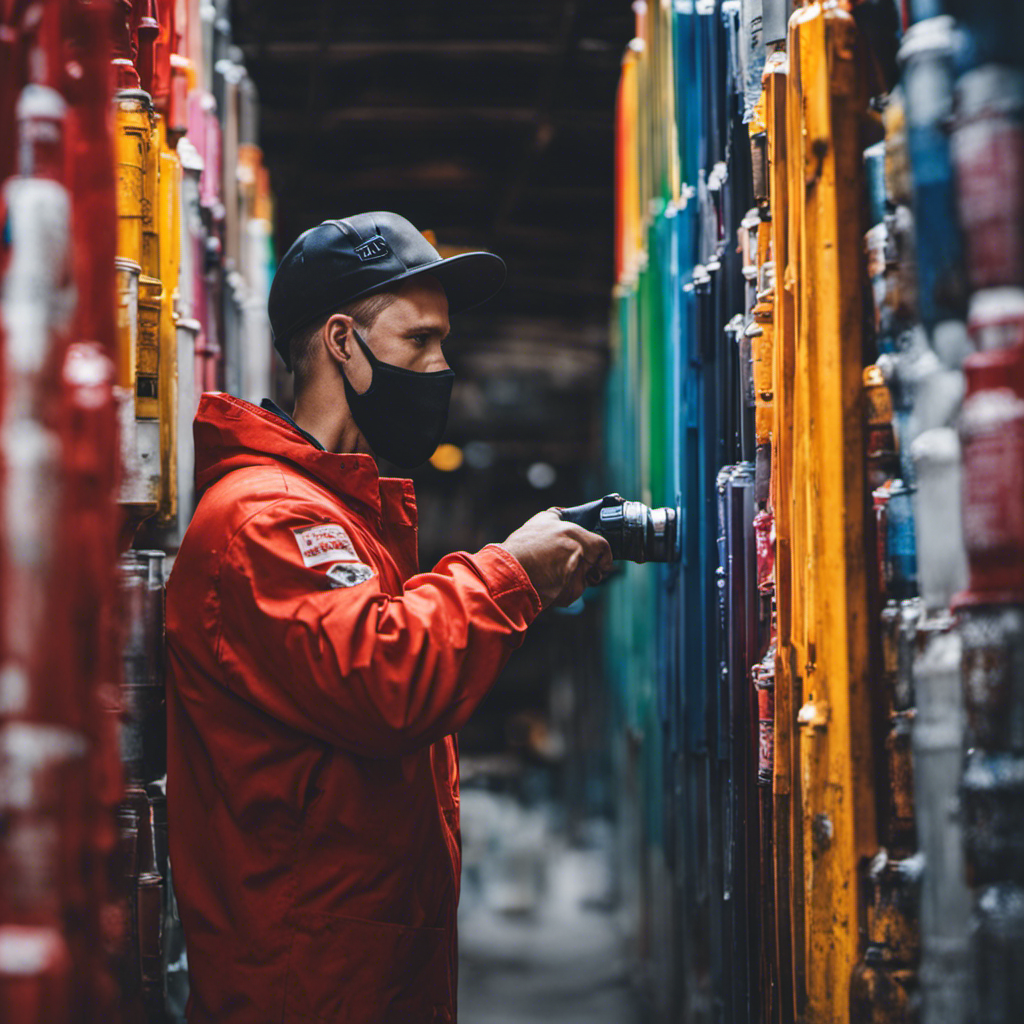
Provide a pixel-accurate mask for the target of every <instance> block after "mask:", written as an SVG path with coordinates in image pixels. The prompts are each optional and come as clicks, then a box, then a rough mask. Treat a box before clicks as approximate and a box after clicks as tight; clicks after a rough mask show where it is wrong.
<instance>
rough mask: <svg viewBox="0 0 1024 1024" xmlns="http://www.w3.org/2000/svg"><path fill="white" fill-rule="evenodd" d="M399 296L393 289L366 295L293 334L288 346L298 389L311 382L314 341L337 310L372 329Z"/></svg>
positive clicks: (296, 388)
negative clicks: (378, 318)
mask: <svg viewBox="0 0 1024 1024" xmlns="http://www.w3.org/2000/svg"><path fill="white" fill-rule="evenodd" d="M397 298H398V295H397V294H396V293H395V292H393V291H380V292H374V293H373V294H372V295H364V296H363V297H362V298H361V299H355V300H354V301H353V302H349V303H347V304H346V305H344V306H340V307H339V308H338V309H335V310H333V311H332V312H330V313H327V314H326V315H325V316H322V317H318V318H317V319H316V320H314V321H313V322H312V323H311V324H309V325H308V326H306V327H303V328H300V329H299V330H298V331H297V332H296V333H295V335H294V336H293V337H292V340H291V342H290V344H289V350H288V351H289V355H290V356H291V360H292V371H293V372H294V374H295V390H296V391H301V390H302V388H304V387H305V386H306V385H307V384H308V383H309V378H310V374H311V373H312V371H313V341H314V339H315V338H316V337H317V335H318V334H319V333H320V332H321V331H322V330H323V329H324V325H325V324H326V323H327V321H328V320H330V319H331V317H332V316H334V315H335V313H345V314H347V315H348V316H350V317H352V319H353V320H355V321H356V323H358V324H361V325H362V326H363V327H365V328H366V329H367V330H369V329H370V328H371V327H372V326H373V325H374V322H375V321H376V319H377V317H379V316H380V315H381V313H383V312H384V310H385V309H387V308H388V306H390V305H391V303H392V302H394V301H395V299H397Z"/></svg>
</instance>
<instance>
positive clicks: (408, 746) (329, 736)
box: [217, 504, 541, 757]
mask: <svg viewBox="0 0 1024 1024" xmlns="http://www.w3.org/2000/svg"><path fill="white" fill-rule="evenodd" d="M323 522H324V521H323V518H322V517H319V516H316V515H315V514H310V515H305V514H303V512H302V511H301V510H300V511H298V512H296V511H295V510H294V508H293V507H289V508H288V509H287V510H282V506H281V505H280V504H273V505H269V506H266V507H265V508H264V509H263V510H261V511H260V512H259V513H257V514H256V515H255V516H253V517H252V518H251V519H249V520H248V521H247V522H246V524H245V525H244V526H243V527H242V529H241V530H240V531H239V532H238V533H237V534H236V536H235V537H234V539H233V540H232V542H231V544H230V545H229V547H228V549H227V551H226V553H225V556H224V560H223V562H222V565H221V569H220V573H219V574H218V575H219V578H218V587H217V591H218V598H219V613H220V614H219V618H220V635H219V637H218V642H217V654H218V658H219V660H220V663H221V666H222V668H223V670H224V673H225V681H226V683H227V685H228V686H229V687H230V688H231V689H232V690H234V691H235V692H236V693H238V695H239V696H241V697H243V698H244V699H246V700H248V701H250V702H252V703H253V704H255V705H256V706H257V707H259V708H260V709H261V710H263V711H264V712H266V713H267V714H269V715H272V716H273V717H274V718H276V719H278V720H279V721H281V722H284V723H285V724H286V725H288V726H291V727H292V728H294V729H297V730H300V731H303V732H306V733H309V734H311V735H313V736H316V737H318V738H320V739H322V740H325V741H326V742H329V743H331V744H332V745H334V746H338V747H342V748H345V749H347V750H349V751H351V752H352V753H354V754H358V755H362V756H367V757H396V756H400V755H403V754H407V753H411V752H412V751H414V750H416V749H418V748H420V747H423V746H426V745H428V744H430V743H433V742H435V741H436V740H438V739H440V738H441V737H442V736H445V735H447V734H449V733H452V732H455V731H456V730H457V729H459V728H461V726H462V725H463V724H464V723H465V722H466V720H467V719H468V718H469V716H470V715H471V714H472V713H473V711H474V710H475V708H476V707H477V705H478V704H479V703H480V701H481V700H482V699H483V697H484V695H485V694H486V693H487V691H488V690H489V689H490V687H491V686H492V684H493V683H494V681H495V679H496V678H497V676H498V673H499V672H500V671H501V669H502V667H503V666H504V665H505V662H506V661H507V660H508V656H509V654H510V653H511V651H512V649H513V648H515V647H517V646H519V644H520V643H521V642H522V639H523V635H524V633H525V631H526V627H527V626H528V625H529V624H530V622H531V621H532V620H533V619H534V618H535V617H536V615H537V614H538V612H539V611H540V607H541V605H540V600H539V598H538V596H537V593H536V591H535V590H534V588H533V586H532V585H531V583H530V581H529V577H527V575H526V573H525V571H524V570H523V568H522V566H520V564H519V563H518V562H517V561H516V559H515V558H513V557H512V555H510V554H509V553H508V552H507V551H505V550H504V549H503V548H500V547H498V546H497V545H488V546H487V547H485V548H483V549H482V550H481V551H479V552H478V553H477V554H475V555H470V554H466V553H464V552H460V553H457V554H453V555H449V556H448V557H446V558H444V559H442V560H441V562H439V563H438V565H437V566H436V567H435V568H434V570H433V572H429V573H421V574H419V575H416V576H412V577H410V578H409V579H408V580H407V581H406V583H405V586H404V589H403V591H402V593H401V594H399V595H398V596H391V595H389V594H387V593H385V592H384V591H383V590H382V588H381V580H380V570H381V564H380V557H381V556H380V555H378V556H377V559H376V560H375V558H374V552H372V551H370V550H367V549H366V548H365V547H362V549H360V548H361V545H360V544H359V543H358V541H357V540H354V538H355V537H356V531H354V530H348V531H346V535H342V536H344V537H345V540H349V539H350V538H353V540H352V544H353V550H354V555H352V554H348V555H346V556H345V557H347V558H349V559H351V558H353V557H354V558H358V559H360V560H361V562H362V563H363V564H362V567H360V565H359V563H358V562H357V563H352V562H351V561H350V562H348V563H343V564H342V565H341V566H340V567H339V568H340V569H341V570H342V571H341V574H340V576H337V577H336V578H335V579H334V582H332V576H334V575H335V574H336V573H337V569H336V568H335V567H334V566H332V565H331V564H328V563H329V559H330V557H331V556H330V554H329V553H328V554H325V553H323V552H319V553H317V552H315V551H314V554H313V555H312V556H310V555H309V554H308V551H307V553H306V554H305V555H304V553H303V551H302V550H301V546H300V544H299V543H298V541H297V539H296V531H298V532H299V533H300V534H302V533H303V532H304V531H305V530H306V529H307V528H309V527H311V526H320V527H321V528H322V526H323ZM338 525H339V526H341V527H342V528H344V523H339V524H338ZM309 563H313V564H309ZM353 565H354V566H355V569H356V572H355V573H353V572H352V571H351V568H352V566H353ZM371 570H372V575H371V574H370V571H371ZM362 577H367V578H362ZM353 580H361V581H360V582H353Z"/></svg>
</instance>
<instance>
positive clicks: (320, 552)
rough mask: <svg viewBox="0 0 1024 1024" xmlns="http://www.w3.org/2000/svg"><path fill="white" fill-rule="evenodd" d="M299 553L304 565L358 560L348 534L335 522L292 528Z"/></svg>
mask: <svg viewBox="0 0 1024 1024" xmlns="http://www.w3.org/2000/svg"><path fill="white" fill-rule="evenodd" d="M292 533H293V534H294V535H295V543H296V544H298V545H299V554H300V555H302V561H303V562H304V563H305V565H306V567H307V568H308V567H309V566H312V565H323V564H324V563H325V562H358V561H359V556H358V555H357V554H356V549H355V548H354V547H353V546H352V541H351V539H350V538H349V535H348V534H347V533H346V532H345V531H344V530H343V529H342V528H341V527H340V526H338V524H337V523H321V524H320V525H319V526H303V527H301V528H300V529H297V530H294V529H293V530H292Z"/></svg>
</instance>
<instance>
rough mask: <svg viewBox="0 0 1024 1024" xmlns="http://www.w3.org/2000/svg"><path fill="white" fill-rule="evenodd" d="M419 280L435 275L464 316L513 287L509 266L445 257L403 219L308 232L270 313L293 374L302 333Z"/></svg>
mask: <svg viewBox="0 0 1024 1024" xmlns="http://www.w3.org/2000/svg"><path fill="white" fill-rule="evenodd" d="M417 274H432V275H433V276H434V277H436V278H437V279H438V281H440V282H441V284H442V286H443V287H444V290H445V293H446V294H447V296H448V310H449V312H450V313H459V312H462V310H465V309H470V308H472V307H473V306H476V305H479V304H480V303H481V302H484V301H485V300H486V299H489V298H490V297H491V296H492V295H494V294H495V292H497V291H498V289H499V288H501V286H502V285H503V284H504V283H505V261H504V260H503V259H501V257H500V256H495V255H494V253H490V252H466V253H459V255H457V256H449V257H448V258H447V259H441V254H440V253H439V252H438V251H437V250H436V249H435V248H434V247H433V246H432V245H431V244H430V243H429V242H428V241H427V240H426V238H424V237H423V235H422V234H421V233H420V232H419V231H417V230H416V228H415V227H414V226H413V225H412V224H410V223H409V221H407V220H406V219H405V218H404V217H401V216H399V215H398V214H397V213H388V212H387V211H378V212H376V213H357V214H356V215H355V216H354V217H344V218H342V219H340V220H325V221H324V222H323V223H322V224H318V225H317V226H316V227H314V228H310V229H309V230H308V231H304V232H303V233H302V234H301V235H299V237H298V238H297V239H295V241H294V242H293V243H292V246H291V248H290V249H289V250H288V251H287V252H286V253H285V254H284V257H283V258H282V260H281V262H280V263H279V264H278V267H277V273H276V274H275V275H274V280H273V282H272V284H271V286H270V298H269V300H268V302H267V308H268V311H269V313H270V326H271V329H272V330H273V332H274V347H275V348H276V349H277V351H278V352H279V353H280V354H281V358H282V359H283V360H284V361H285V365H286V366H287V367H288V369H289V370H290V369H291V358H290V353H289V345H290V342H291V339H292V335H294V334H295V332H296V331H298V330H299V329H300V328H302V327H305V326H306V325H307V324H311V323H312V322H313V321H314V320H316V319H318V318H319V317H322V316H327V314H329V313H332V312H333V311H334V310H336V309H340V308H341V307H342V306H344V305H345V304H346V303H349V302H351V301H352V300H353V299H358V298H360V297H361V296H363V295H368V294H369V293H370V292H374V291H377V290H378V289H380V288H383V287H385V286H386V285H389V284H393V283H394V282H396V281H405V280H407V279H408V278H410V277H415V276H416V275H417Z"/></svg>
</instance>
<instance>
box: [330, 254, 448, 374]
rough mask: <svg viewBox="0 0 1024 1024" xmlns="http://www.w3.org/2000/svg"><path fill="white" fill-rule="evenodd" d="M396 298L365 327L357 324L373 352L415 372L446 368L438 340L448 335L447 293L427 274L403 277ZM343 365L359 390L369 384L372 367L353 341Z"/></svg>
mask: <svg viewBox="0 0 1024 1024" xmlns="http://www.w3.org/2000/svg"><path fill="white" fill-rule="evenodd" d="M396 294H397V296H398V297H397V298H396V299H395V301H394V302H392V303H391V305H390V306H388V307H387V308H386V309H385V310H384V311H383V312H382V313H381V314H380V315H379V316H378V317H377V319H376V320H375V321H374V323H373V326H372V327H371V328H369V329H367V330H364V329H363V328H362V327H361V326H360V325H358V324H357V325H356V328H357V330H359V332H360V334H362V336H363V339H364V340H365V341H366V343H367V345H369V346H370V349H371V350H372V352H373V354H374V355H375V356H376V357H377V358H378V359H379V360H380V361H381V362H382V363H390V364H391V365H392V366H400V367H402V368H403V369H406V370H413V371H415V372H417V373H431V372H434V371H436V370H447V369H448V363H447V361H446V360H445V357H444V352H443V351H442V348H441V343H442V342H443V341H444V339H445V338H447V337H448V332H449V331H450V330H451V326H450V324H449V323H448V297H447V296H446V295H445V291H444V288H442V287H441V284H440V282H438V280H437V279H436V278H434V277H431V276H429V275H426V274H424V275H420V276H418V277H415V278H413V279H412V280H410V281H406V282H405V283H404V284H403V285H402V286H401V287H400V288H399V289H398V290H397V292H396ZM351 352H352V357H351V359H350V360H349V361H348V365H347V366H346V374H347V376H348V379H349V383H350V384H351V385H352V386H353V387H354V388H355V389H356V391H357V392H358V393H360V394H362V392H364V391H365V390H366V389H367V388H368V387H369V386H370V379H371V375H372V371H371V369H370V364H369V362H368V361H367V359H366V356H365V355H364V354H363V350H362V349H361V348H360V347H359V346H358V345H357V344H355V343H353V344H352V348H351Z"/></svg>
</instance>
